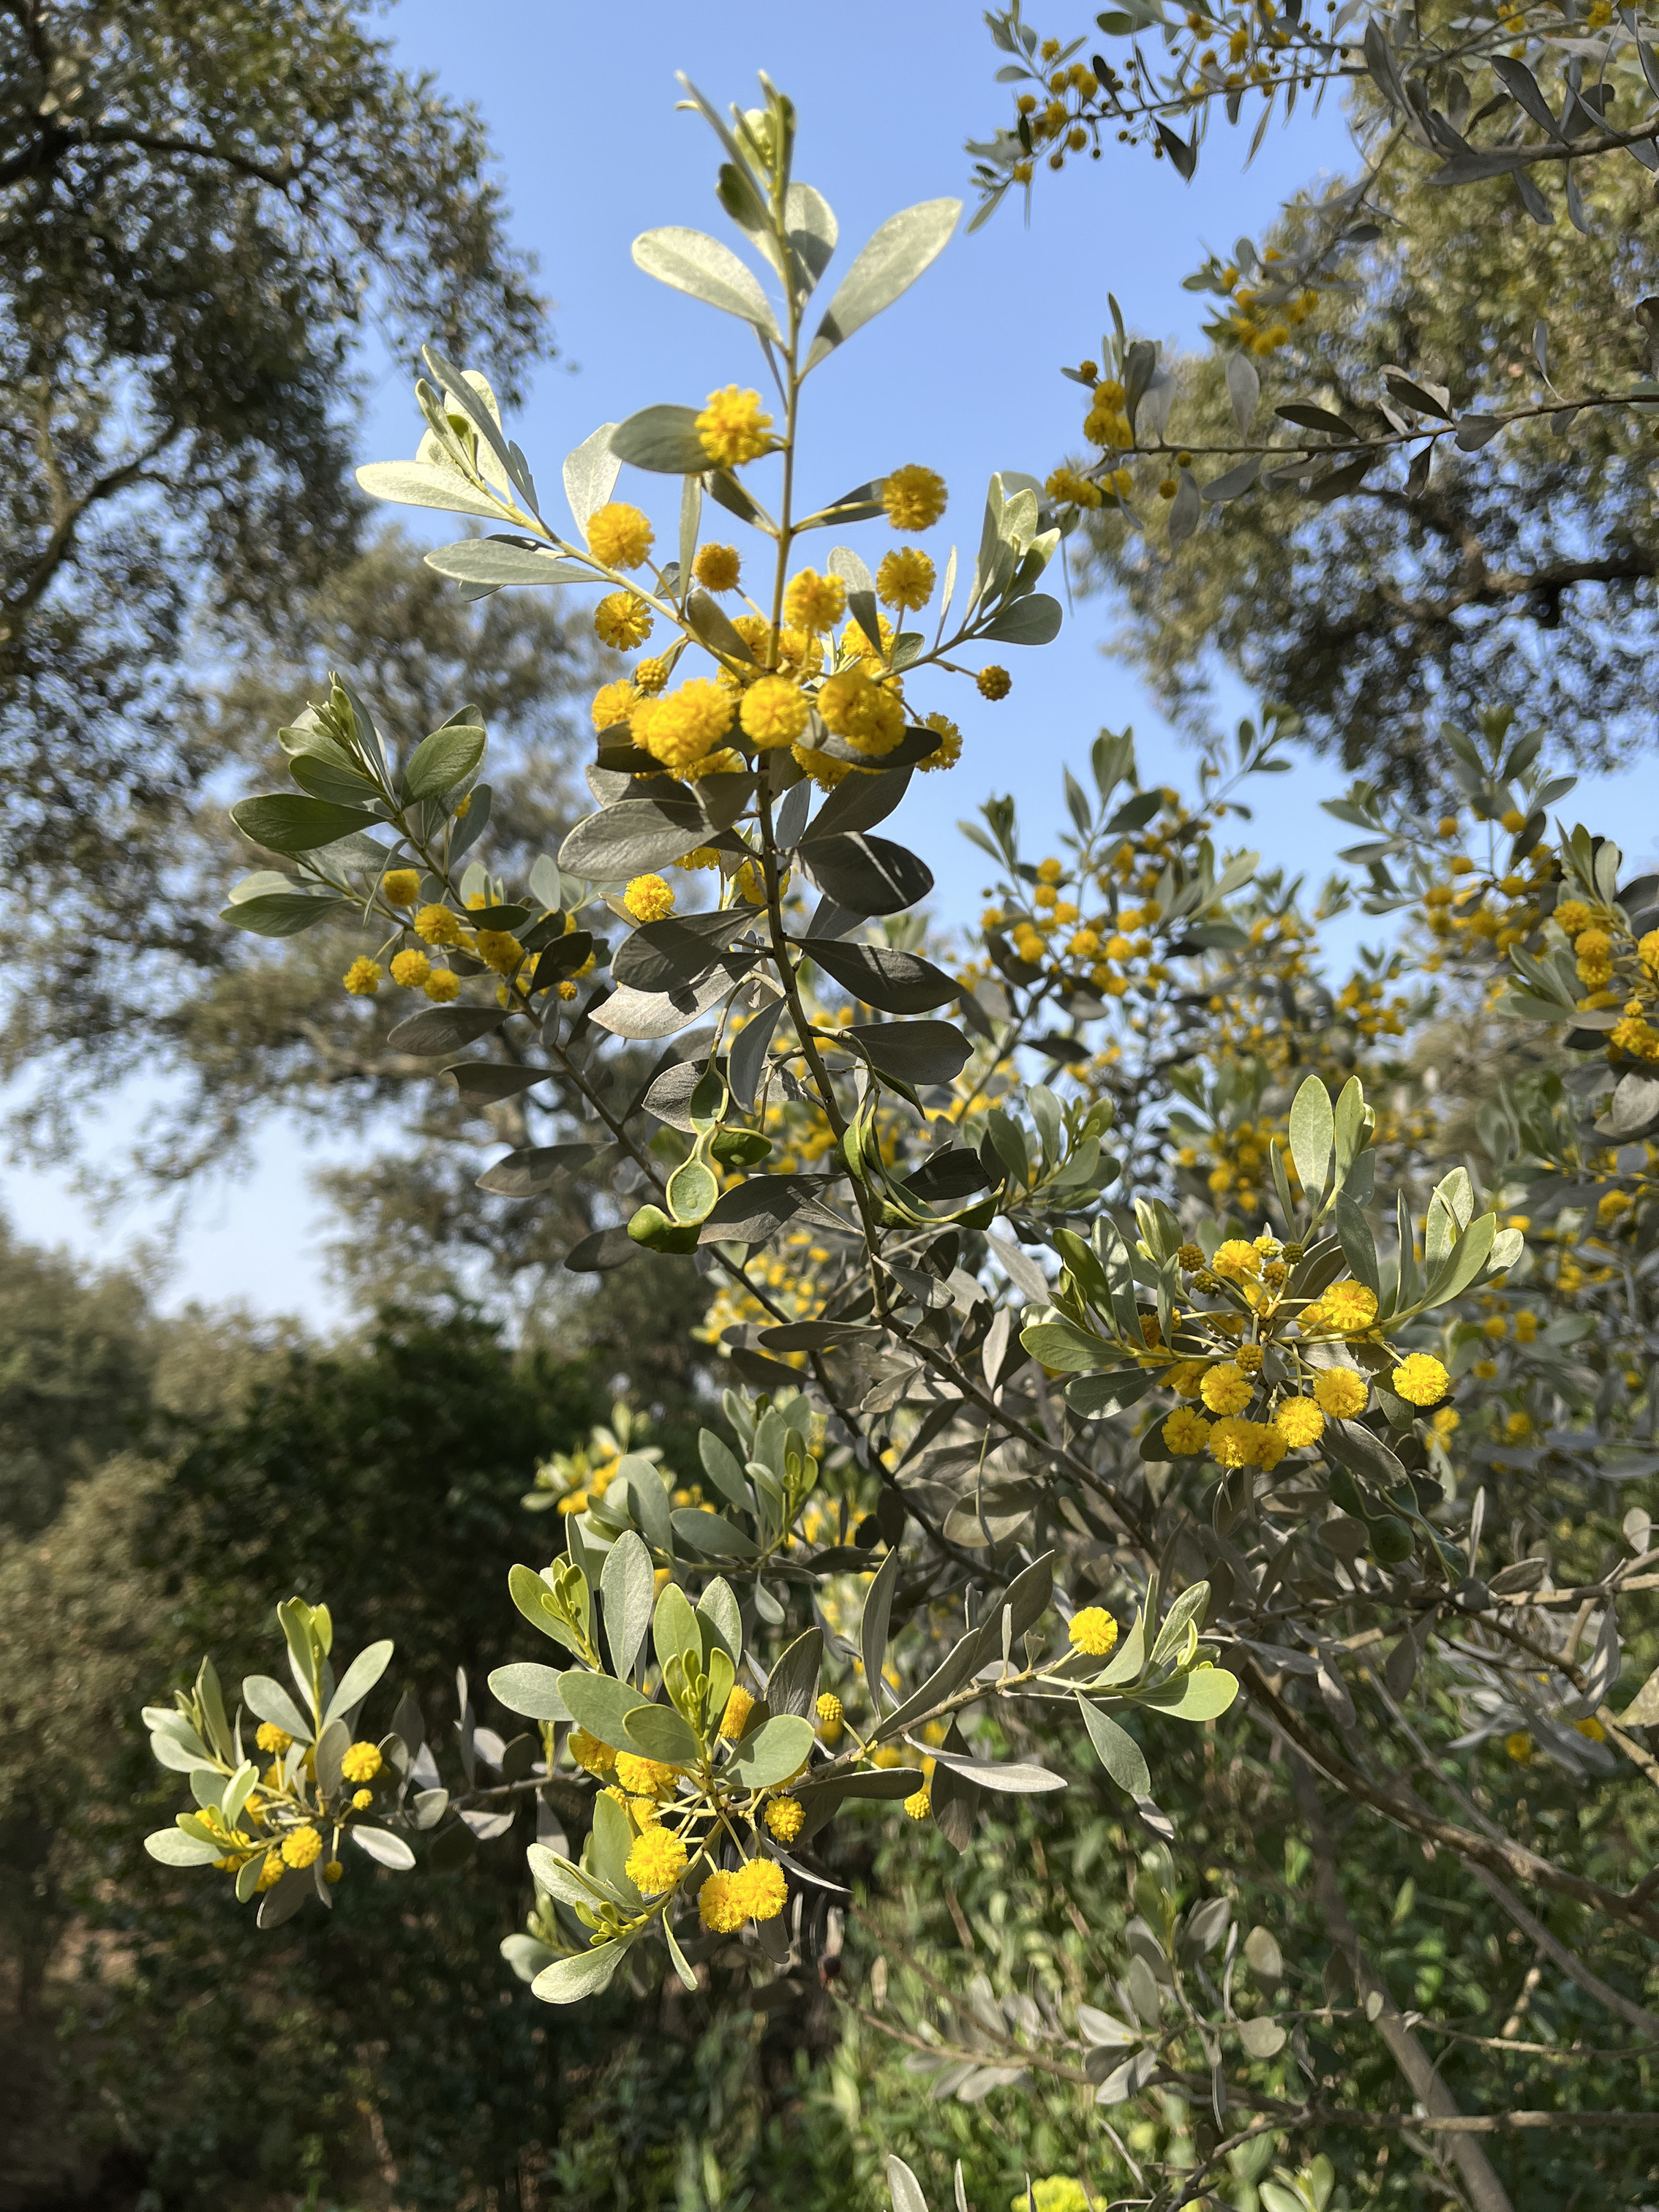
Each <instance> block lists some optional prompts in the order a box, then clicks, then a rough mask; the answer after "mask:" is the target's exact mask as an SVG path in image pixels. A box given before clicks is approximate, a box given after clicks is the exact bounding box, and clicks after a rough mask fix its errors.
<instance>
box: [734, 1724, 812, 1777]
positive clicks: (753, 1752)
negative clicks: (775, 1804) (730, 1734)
mask: <svg viewBox="0 0 1659 2212" xmlns="http://www.w3.org/2000/svg"><path fill="white" fill-rule="evenodd" d="M816 1734H817V1730H816V1729H814V1728H813V1726H812V1723H811V1721H809V1720H805V1719H804V1718H803V1717H801V1716H800V1715H799V1714H798V1713H774V1714H773V1716H772V1717H771V1718H770V1720H767V1721H763V1722H762V1723H761V1725H760V1726H759V1727H758V1728H757V1729H755V1730H754V1732H753V1733H752V1734H751V1735H746V1736H745V1737H744V1740H743V1741H742V1743H741V1744H740V1745H739V1746H738V1754H737V1757H736V1758H735V1759H733V1760H732V1766H733V1768H734V1770H735V1771H736V1772H737V1773H738V1774H739V1775H740V1776H741V1777H742V1778H743V1780H744V1783H745V1784H747V1786H748V1787H749V1788H750V1789H751V1790H769V1789H770V1788H771V1787H772V1786H773V1785H774V1784H775V1783H779V1782H787V1780H788V1779H789V1778H790V1776H791V1775H792V1774H793V1773H794V1771H795V1770H796V1769H797V1767H799V1766H800V1765H802V1764H803V1763H804V1762H805V1760H806V1759H810V1758H811V1753H812V1741H813V1738H814V1736H815V1735H816Z"/></svg>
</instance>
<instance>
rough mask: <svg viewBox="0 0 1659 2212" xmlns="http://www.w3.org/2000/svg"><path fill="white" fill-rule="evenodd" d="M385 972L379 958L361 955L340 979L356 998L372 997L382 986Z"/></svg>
mask: <svg viewBox="0 0 1659 2212" xmlns="http://www.w3.org/2000/svg"><path fill="white" fill-rule="evenodd" d="M385 972H386V971H385V969H383V968H382V967H381V965H380V962H379V961H378V960H368V959H364V958H363V957H362V956H361V955H359V957H357V958H356V960H354V961H353V962H352V963H351V965H350V967H349V968H348V969H346V971H345V974H344V975H343V976H342V977H341V979H340V980H341V981H342V982H343V983H344V985H345V987H346V988H347V990H348V991H349V992H350V994H351V995H352V997H353V998H354V999H372V998H373V997H374V994H375V993H376V992H377V991H378V990H379V989H380V979H381V977H382V976H383V975H384V974H385Z"/></svg>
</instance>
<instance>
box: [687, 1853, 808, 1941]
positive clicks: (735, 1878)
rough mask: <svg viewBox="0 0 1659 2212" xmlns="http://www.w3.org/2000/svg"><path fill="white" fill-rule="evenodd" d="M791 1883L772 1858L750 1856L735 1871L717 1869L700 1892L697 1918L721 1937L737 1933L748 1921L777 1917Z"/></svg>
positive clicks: (709, 1876)
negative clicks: (728, 1871)
mask: <svg viewBox="0 0 1659 2212" xmlns="http://www.w3.org/2000/svg"><path fill="white" fill-rule="evenodd" d="M788 1894H789V1885H788V1883H787V1881H785V1879H784V1875H783V1869H782V1868H781V1867H780V1866H778V1865H776V1864H775V1863H774V1862H773V1861H772V1860H770V1859H750V1861H749V1863H748V1864H747V1865H746V1866H741V1867H738V1869H737V1870H736V1871H735V1872H734V1873H732V1874H726V1873H722V1872H719V1871H716V1872H715V1873H714V1874H711V1875H708V1878H707V1879H706V1880H705V1881H704V1883H703V1886H702V1888H701V1889H700V1890H699V1891H698V1893H697V1917H699V1919H701V1921H702V1924H703V1926H704V1927H705V1928H707V1929H711V1930H712V1931H713V1933H714V1934H715V1935H717V1936H732V1935H735V1934H736V1933H737V1931H738V1929H739V1928H741V1927H742V1925H743V1923H744V1921H745V1920H775V1919H776V1918H777V1917H778V1915H779V1914H780V1913H781V1911H783V1908H784V1905H785V1902H786V1901H787V1898H788Z"/></svg>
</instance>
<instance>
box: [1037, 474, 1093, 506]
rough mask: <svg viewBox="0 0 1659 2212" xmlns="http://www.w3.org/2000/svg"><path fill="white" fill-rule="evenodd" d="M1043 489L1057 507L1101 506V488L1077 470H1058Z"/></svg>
mask: <svg viewBox="0 0 1659 2212" xmlns="http://www.w3.org/2000/svg"><path fill="white" fill-rule="evenodd" d="M1042 489H1043V490H1044V491H1045V492H1047V494H1048V497H1049V498H1050V499H1051V500H1053V501H1054V504H1055V505H1056V506H1057V507H1098V506H1099V505H1100V486H1099V485H1098V484H1097V483H1094V482H1093V481H1092V480H1091V478H1090V477H1085V476H1079V473H1078V471H1076V470H1075V469H1066V468H1060V469H1056V470H1055V471H1054V474H1053V475H1052V476H1051V477H1049V479H1048V483H1046V484H1044V486H1043V487H1042Z"/></svg>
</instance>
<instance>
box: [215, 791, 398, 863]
mask: <svg viewBox="0 0 1659 2212" xmlns="http://www.w3.org/2000/svg"><path fill="white" fill-rule="evenodd" d="M230 818H231V820H232V821H233V822H234V823H235V824H236V827H237V828H238V829H240V831H241V833H242V835H243V836H245V837H247V838H250V839H251V840H252V842H253V843H254V844H256V845H262V846H263V847H264V849H265V851H266V852H267V853H312V852H315V851H316V850H317V848H319V846H322V845H333V844H336V843H337V842H338V841H339V840H340V839H341V838H342V837H350V836H355V835H356V832H357V831H358V830H360V829H368V827H369V826H370V825H371V824H372V823H373V822H374V816H373V815H372V814H365V813H364V812H363V811H362V808H361V807H357V806H342V805H339V804H338V803H337V801H336V800H334V799H306V798H302V797H301V795H300V794H299V793H293V792H274V793H271V794H270V796H269V797H268V798H260V799H240V800H239V801H238V803H237V804H236V805H234V806H233V807H232V808H231V810H230Z"/></svg>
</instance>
